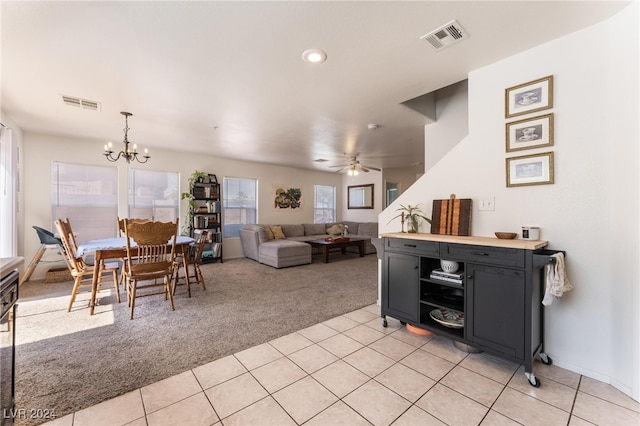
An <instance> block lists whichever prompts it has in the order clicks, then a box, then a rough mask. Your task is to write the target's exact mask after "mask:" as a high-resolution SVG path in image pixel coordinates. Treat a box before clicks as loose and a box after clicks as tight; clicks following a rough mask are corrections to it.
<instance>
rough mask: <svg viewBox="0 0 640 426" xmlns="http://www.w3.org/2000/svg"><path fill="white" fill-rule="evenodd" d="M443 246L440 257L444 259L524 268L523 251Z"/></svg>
mask: <svg viewBox="0 0 640 426" xmlns="http://www.w3.org/2000/svg"><path fill="white" fill-rule="evenodd" d="M445 246H446V247H445V248H444V249H443V253H442V257H443V258H446V259H450V260H463V261H467V262H474V263H480V264H483V263H484V264H491V265H501V266H513V267H517V268H524V254H525V250H519V249H512V248H503V247H488V246H471V245H465V244H446V245H445Z"/></svg>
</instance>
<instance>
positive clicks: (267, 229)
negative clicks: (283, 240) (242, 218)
mask: <svg viewBox="0 0 640 426" xmlns="http://www.w3.org/2000/svg"><path fill="white" fill-rule="evenodd" d="M264 234H265V236H266V237H267V241H271V240H275V239H276V237H275V236H274V235H273V231H272V230H271V227H270V226H267V227H265V228H264Z"/></svg>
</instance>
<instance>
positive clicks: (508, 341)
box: [381, 234, 555, 386]
mask: <svg viewBox="0 0 640 426" xmlns="http://www.w3.org/2000/svg"><path fill="white" fill-rule="evenodd" d="M389 235H392V236H389ZM396 236H397V237H396ZM383 241H384V255H383V256H382V258H383V266H382V301H381V302H382V303H381V305H382V308H381V314H382V319H383V325H384V326H386V325H387V319H386V317H387V315H388V316H391V317H393V318H396V319H398V320H400V321H402V322H406V323H408V324H411V325H413V326H415V327H419V328H424V329H427V330H430V331H433V332H434V333H435V334H437V335H442V336H446V337H449V338H451V339H454V340H457V341H459V342H462V343H465V344H467V345H470V346H473V347H476V348H478V349H480V350H483V351H486V352H488V353H491V354H493V355H497V356H500V357H503V358H505V359H509V360H512V361H515V362H518V363H520V364H524V366H525V374H526V375H527V378H528V379H529V382H530V383H531V384H532V385H533V386H539V384H540V382H539V381H538V379H537V378H536V377H535V376H534V375H533V371H532V364H533V360H534V358H535V357H536V356H540V358H541V360H542V361H543V362H545V363H547V364H550V363H551V358H549V357H548V356H547V355H546V354H545V353H544V352H543V332H542V330H543V310H542V306H541V301H542V296H543V291H544V285H543V275H544V274H543V267H544V265H546V264H549V263H552V261H553V258H552V257H551V254H553V253H555V252H554V251H551V250H544V249H543V248H544V247H545V246H546V242H545V241H521V240H517V241H513V240H510V241H512V242H508V243H505V242H497V243H496V241H500V240H495V239H492V238H483V237H447V236H440V235H436V236H432V235H431V234H418V235H415V234H414V235H413V236H410V234H385V235H383ZM494 244H495V245H494ZM440 259H447V260H455V261H457V262H458V263H459V264H460V270H462V271H464V275H463V279H462V280H461V281H462V282H447V281H443V280H441V279H437V278H435V277H433V276H432V274H431V272H432V271H433V270H435V269H438V268H439V267H440ZM440 309H445V310H448V311H453V312H457V313H462V314H463V316H464V325H463V326H460V324H458V325H457V326H456V327H453V326H446V325H443V324H442V323H441V322H438V321H436V320H434V318H433V317H432V316H431V313H432V312H434V310H440Z"/></svg>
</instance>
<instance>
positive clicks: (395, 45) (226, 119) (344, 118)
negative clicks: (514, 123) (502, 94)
mask: <svg viewBox="0 0 640 426" xmlns="http://www.w3.org/2000/svg"><path fill="white" fill-rule="evenodd" d="M627 4H628V2H617V1H603V2H591V1H590V2H583V1H569V2H544V1H511V2H505V1H497V2H482V1H444V2H432V1H414V2H398V1H377V2H365V1H355V2H339V1H334V2H313V1H300V2H268V1H259V2H234V1H232V2H213V1H209V2H207V1H204V2H160V1H158V2H115V1H114V2H63V1H53V2H25V1H17V2H13V1H6V0H3V1H1V2H0V7H1V19H2V21H1V23H2V27H1V30H2V33H1V35H2V57H1V59H2V74H1V83H2V87H1V88H2V99H1V100H2V104H1V106H2V110H3V111H4V113H7V114H8V115H9V116H10V117H11V119H12V120H13V121H14V122H15V123H16V124H17V125H18V126H19V127H21V128H22V129H23V130H26V131H34V132H43V133H47V134H55V135H68V136H74V137H79V138H86V139H87V143H92V144H95V145H96V155H99V154H100V153H101V151H102V146H103V144H104V143H106V141H109V140H110V141H113V143H114V145H115V147H116V148H117V149H118V150H120V149H121V148H122V143H121V141H122V139H123V132H122V129H123V128H124V117H122V116H121V115H120V111H129V112H132V113H133V117H131V118H130V120H129V127H130V128H131V130H130V131H129V139H130V140H131V141H132V142H134V143H137V144H138V146H139V147H145V146H146V147H148V148H149V150H150V154H151V156H152V159H151V161H153V155H154V148H165V149H177V150H183V151H190V152H196V153H207V154H212V155H216V156H220V157H227V158H239V159H244V160H249V161H258V162H267V163H273V164H281V165H292V166H296V167H301V168H307V169H319V170H332V169H330V168H329V165H332V164H340V163H344V160H343V159H342V158H341V157H343V153H347V154H353V153H360V154H361V161H362V163H364V164H369V165H372V166H376V167H402V166H408V165H410V164H411V163H415V162H416V161H422V160H423V159H424V136H423V135H424V125H425V124H427V123H428V122H429V119H428V118H427V117H424V116H423V115H421V114H419V113H417V112H415V111H414V110H412V109H409V108H407V107H406V106H403V105H402V102H404V101H407V100H409V99H412V98H415V97H417V96H421V95H423V94H426V93H430V92H433V91H435V90H437V89H439V88H442V87H444V86H447V85H449V84H452V83H455V82H458V81H461V80H464V79H465V78H466V77H467V75H468V73H469V72H470V71H472V70H474V69H477V68H479V67H482V66H485V65H488V64H490V63H493V62H495V61H498V60H500V59H502V58H505V57H508V56H510V55H513V54H515V53H517V52H519V51H522V50H525V49H528V48H531V47H533V46H536V45H539V44H541V43H544V42H546V41H548V40H551V39H554V38H557V37H559V36H562V35H564V34H568V33H571V32H574V31H576V30H579V29H581V28H584V27H586V26H589V25H592V24H594V23H596V22H598V21H601V20H603V19H606V18H607V17H609V16H611V15H613V14H614V13H616V12H617V11H619V10H621V9H622V8H623V7H624V6H626V5H627ZM453 19H457V20H458V22H459V23H460V24H461V25H462V26H463V28H464V29H465V30H466V31H467V33H468V34H469V35H470V38H469V39H468V40H465V41H463V42H461V43H459V44H456V45H454V46H451V47H448V48H446V49H444V50H441V51H439V52H437V51H435V50H434V48H433V47H432V46H431V45H430V44H429V43H428V42H426V41H422V40H420V37H421V36H423V35H425V34H426V33H428V32H430V31H431V30H433V29H435V28H437V27H439V26H441V25H444V24H446V23H448V22H450V21H451V20H453ZM309 48H320V49H323V50H324V51H326V52H327V55H328V59H327V61H326V62H325V63H324V64H322V65H310V64H307V63H305V62H303V61H302V59H301V54H302V52H303V51H304V50H306V49H309ZM541 60H544V58H541ZM552 68H553V67H552V66H550V69H552ZM61 95H69V96H74V97H79V98H83V99H88V100H91V101H97V102H99V103H100V105H101V109H100V111H99V112H94V111H88V110H83V109H80V108H76V107H70V106H66V105H64V104H63V102H62V100H61ZM371 123H375V124H378V125H379V126H380V127H379V128H378V129H377V130H373V131H371V130H368V129H367V126H368V124H371ZM318 158H324V159H327V160H330V161H329V162H326V163H316V162H314V161H313V160H315V159H318ZM333 170H335V169H333Z"/></svg>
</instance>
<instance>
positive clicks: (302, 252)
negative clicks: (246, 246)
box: [259, 240, 311, 268]
mask: <svg viewBox="0 0 640 426" xmlns="http://www.w3.org/2000/svg"><path fill="white" fill-rule="evenodd" d="M259 253H260V255H259V261H260V263H264V264H265V265H269V266H273V267H274V268H284V267H287V266H296V265H304V264H307V263H311V246H310V245H309V244H306V243H301V242H297V241H291V240H274V241H270V242H268V243H265V244H260V248H259Z"/></svg>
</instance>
